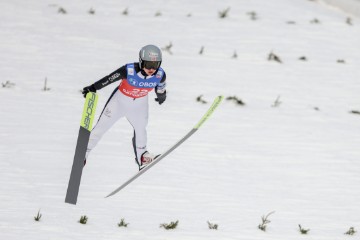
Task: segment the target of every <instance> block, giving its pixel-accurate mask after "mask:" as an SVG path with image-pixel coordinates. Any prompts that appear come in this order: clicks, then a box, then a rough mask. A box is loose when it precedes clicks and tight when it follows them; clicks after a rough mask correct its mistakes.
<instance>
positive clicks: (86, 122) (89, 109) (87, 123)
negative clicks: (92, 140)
mask: <svg viewBox="0 0 360 240" xmlns="http://www.w3.org/2000/svg"><path fill="white" fill-rule="evenodd" d="M94 103H95V94H91V98H90V99H89V102H88V105H87V108H86V116H85V119H84V126H85V128H86V129H89V127H90V121H91V119H90V116H91V114H92V112H93V108H94Z"/></svg>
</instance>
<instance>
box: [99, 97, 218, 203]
mask: <svg viewBox="0 0 360 240" xmlns="http://www.w3.org/2000/svg"><path fill="white" fill-rule="evenodd" d="M223 98H224V97H223V96H218V97H216V98H215V100H214V102H213V104H212V105H211V106H210V108H209V109H208V110H207V112H206V113H205V114H204V116H203V117H202V118H201V119H200V121H199V122H198V123H197V124H196V125H195V126H194V128H192V129H191V130H190V131H189V132H188V133H187V134H186V135H185V136H184V137H182V138H181V139H180V140H179V141H178V142H176V143H175V144H174V145H173V146H171V147H170V148H169V149H168V150H167V151H166V152H164V153H163V154H161V155H160V156H159V157H158V158H156V159H154V161H153V162H152V163H150V164H149V165H147V166H146V167H144V168H142V169H141V170H140V171H139V172H138V173H136V174H135V175H134V176H133V177H131V178H130V179H129V180H128V181H126V182H125V183H124V184H122V185H121V186H120V187H118V188H117V189H115V190H114V191H113V192H111V193H110V194H109V195H107V196H106V198H107V197H110V196H112V195H114V194H116V193H117V192H119V191H120V190H121V189H123V188H125V187H126V186H127V185H129V184H130V183H131V182H133V181H134V180H135V179H137V178H138V177H140V176H141V175H142V174H144V173H145V172H146V171H147V170H149V169H150V168H152V167H153V166H155V164H157V163H158V162H160V161H161V160H162V159H163V158H165V157H166V156H167V155H168V154H169V153H171V152H172V151H174V150H175V149H176V148H177V147H179V146H180V145H181V144H182V143H183V142H185V141H186V140H187V139H188V138H189V137H190V136H191V135H193V134H194V133H195V132H196V131H197V130H198V129H199V128H200V127H201V126H202V125H203V124H204V122H206V121H207V120H208V119H209V118H210V116H211V114H212V113H213V112H214V111H215V109H216V108H217V107H218V106H219V104H220V103H221V101H222V100H223Z"/></svg>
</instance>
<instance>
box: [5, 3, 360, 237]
mask: <svg viewBox="0 0 360 240" xmlns="http://www.w3.org/2000/svg"><path fill="white" fill-rule="evenodd" d="M226 10H228V12H227V15H226V17H224V18H220V17H219V13H220V12H224V11H226ZM125 11H126V12H127V14H126V13H125ZM90 12H92V14H91V13H90ZM0 39H1V41H0V52H1V54H0V73H1V81H0V82H1V83H2V85H1V87H0V110H1V111H0V114H1V117H0V239H6V240H11V239H30V240H32V239H36V240H41V239H46V240H48V239H57V240H58V239H64V240H65V239H73V240H77V239H90V240H91V239H94V240H95V239H96V240H99V239H104V240H105V239H106V240H108V239H134V240H144V239H150V240H152V239H154V240H155V239H156V240H159V239H179V240H180V239H181V240H190V239H206V240H209V239H214V240H219V239H229V240H230V239H231V240H232V239H261V240H265V239H267V240H281V239H283V240H289V239H309V240H312V239H314V240H315V239H316V240H322V239H329V240H331V239H359V235H360V233H359V232H357V231H359V230H360V204H359V202H360V191H359V185H360V174H359V170H360V149H359V146H360V131H359V130H360V115H359V112H360V97H359V93H360V81H359V80H360V70H359V65H360V48H359V43H360V19H359V18H358V17H356V16H353V15H351V14H350V13H347V12H345V11H342V10H339V9H337V8H334V7H333V6H330V5H327V4H326V3H325V2H322V1H316V0H314V1H309V0H292V1H288V0H272V1H264V0H252V1H245V0H226V1H212V2H209V1H205V0H199V1H190V0H183V1H176V0H166V1H165V0H158V1H149V0H145V1H133V0H123V1H115V0H108V1H100V0H90V1H70V0H63V1H49V0H39V1H26V0H3V1H1V2H0ZM147 44H156V45H158V46H159V47H161V48H163V49H166V47H170V51H168V50H163V59H164V60H163V63H162V67H163V68H164V69H165V71H166V74H167V92H168V97H167V100H166V102H165V103H164V104H162V105H158V103H157V102H155V101H154V100H153V99H154V98H155V94H154V93H151V94H150V98H149V99H150V100H151V101H150V103H149V104H150V118H149V125H148V149H149V150H150V151H151V152H154V153H161V152H163V151H165V150H167V149H168V148H169V147H170V146H171V145H172V144H173V143H175V142H176V141H178V140H179V139H180V138H181V137H183V136H184V135H185V134H186V133H187V132H188V131H189V130H190V129H191V128H192V127H194V126H195V124H196V123H197V122H198V121H199V120H200V118H201V116H202V115H203V114H204V113H205V112H206V111H207V109H208V108H209V106H210V104H211V103H212V101H213V99H214V98H215V97H216V96H218V95H223V96H224V97H225V100H224V101H223V102H222V104H221V105H220V106H219V108H218V109H217V110H216V111H215V112H214V113H213V115H212V116H211V118H210V119H209V120H208V121H207V122H206V123H205V124H204V125H203V126H202V127H201V129H199V131H198V132H196V134H195V135H193V136H192V137H191V138H190V139H189V140H188V141H186V142H185V143H183V145H181V146H180V147H179V148H178V149H176V150H175V151H174V152H172V153H171V154H170V155H168V156H167V157H166V158H164V159H163V160H162V161H161V162H160V163H159V164H157V165H156V166H154V168H152V169H150V170H149V171H148V172H146V173H145V174H144V175H142V176H141V177H140V178H138V179H137V180H136V181H134V182H133V183H131V184H130V185H129V186H127V187H126V188H125V189H123V190H122V191H120V192H119V193H117V194H116V195H114V196H112V197H110V198H104V197H105V196H106V195H107V194H109V193H110V192H111V191H113V190H114V189H115V188H117V187H118V186H120V185H121V184H122V183H123V182H125V181H126V180H128V179H129V178H130V177H131V176H133V175H134V174H135V173H136V172H137V170H138V167H137V165H136V164H135V161H134V156H133V149H132V144H131V138H132V134H133V130H132V127H131V125H130V124H129V123H128V122H127V121H126V119H121V120H120V121H119V122H117V123H116V125H114V127H113V128H112V129H111V130H110V131H109V132H108V133H107V134H106V135H105V136H104V138H103V139H102V140H101V142H100V143H99V145H98V146H97V147H96V148H95V149H94V150H93V152H92V154H91V156H90V158H89V159H88V161H87V165H86V166H85V168H84V171H83V176H82V181H81V187H80V193H79V198H78V203H77V205H70V204H66V203H65V202H64V199H65V193H66V189H67V184H68V180H69V175H70V170H71V166H72V161H73V157H74V151H75V145H76V141H77V134H78V129H79V124H80V118H81V113H82V108H83V103H84V98H83V96H82V95H81V92H80V90H81V89H82V88H83V87H85V86H88V85H90V84H92V83H93V82H95V81H97V80H98V79H100V78H102V77H104V76H106V75H108V74H110V73H111V72H112V71H114V70H116V69H117V68H119V67H120V66H122V65H124V64H125V63H128V62H135V61H137V60H138V51H139V49H140V48H141V47H142V46H144V45H147ZM200 50H202V54H200ZM276 60H278V61H281V63H280V62H278V61H276ZM45 80H46V81H47V84H46V86H45ZM117 84H118V82H117V83H114V84H113V85H112V86H109V87H107V88H104V89H101V90H100V91H98V93H99V103H98V110H97V113H96V116H99V114H100V113H101V110H102V108H103V106H104V104H105V102H106V101H107V99H108V97H109V95H110V93H111V92H112V91H113V89H114V88H115V87H116V86H117ZM201 95H202V96H201ZM199 96H201V99H202V100H204V101H205V102H207V103H201V102H199V101H197V100H196V99H197V98H198V97H199ZM229 97H233V98H234V97H236V98H238V99H240V100H241V101H242V102H243V103H244V105H241V104H238V103H237V102H235V101H233V100H227V98H229ZM38 212H39V214H41V218H40V221H35V220H34V217H36V215H37V214H38ZM268 214H270V215H268ZM85 215H86V216H87V217H88V221H87V224H80V223H79V220H80V217H81V216H85ZM267 215H268V220H269V221H270V222H268V223H266V224H265V225H266V230H265V231H262V230H261V229H259V225H261V223H262V217H266V216H267ZM121 219H124V221H125V222H126V223H128V224H129V225H128V226H127V227H119V226H118V223H119V222H120V221H121ZM175 221H179V222H178V226H177V227H176V228H175V229H173V230H166V229H164V228H160V224H164V223H170V222H175ZM208 223H211V224H217V225H218V229H217V230H215V229H209V226H208ZM299 225H301V227H302V228H303V229H305V230H307V229H310V230H309V231H308V233H307V234H301V233H300V231H299V230H300V229H299ZM351 227H353V230H354V232H353V233H354V234H353V235H350V234H345V233H346V232H348V233H350V232H351V231H350V229H351Z"/></svg>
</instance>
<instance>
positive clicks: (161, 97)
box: [155, 91, 166, 104]
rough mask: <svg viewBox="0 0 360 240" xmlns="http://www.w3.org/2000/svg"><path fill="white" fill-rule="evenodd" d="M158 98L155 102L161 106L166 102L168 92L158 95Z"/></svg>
mask: <svg viewBox="0 0 360 240" xmlns="http://www.w3.org/2000/svg"><path fill="white" fill-rule="evenodd" d="M156 96H157V98H155V101H157V102H158V103H159V104H162V103H163V102H165V100H166V91H165V92H163V93H156Z"/></svg>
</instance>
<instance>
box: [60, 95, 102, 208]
mask: <svg viewBox="0 0 360 240" xmlns="http://www.w3.org/2000/svg"><path fill="white" fill-rule="evenodd" d="M97 99H98V96H97V94H96V93H93V92H89V93H88V94H86V100H85V104H84V110H83V114H82V118H81V122H80V130H79V135H78V139H77V144H76V149H75V156H74V161H73V165H72V168H71V173H70V179H69V185H68V188H67V192H66V197H65V202H66V203H70V204H76V202H77V198H78V194H79V187H80V181H81V175H82V169H83V167H84V160H85V155H86V149H87V146H88V143H89V138H90V132H91V130H92V124H93V122H94V118H95V110H96V104H97Z"/></svg>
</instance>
